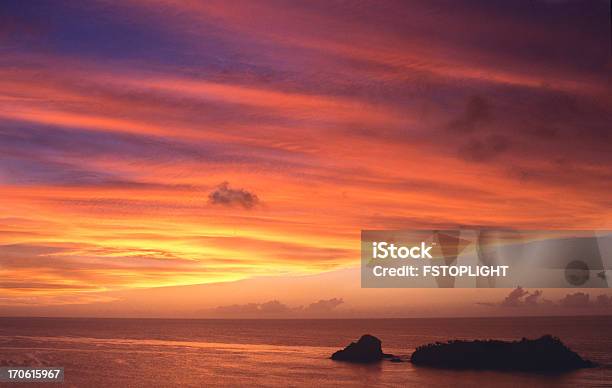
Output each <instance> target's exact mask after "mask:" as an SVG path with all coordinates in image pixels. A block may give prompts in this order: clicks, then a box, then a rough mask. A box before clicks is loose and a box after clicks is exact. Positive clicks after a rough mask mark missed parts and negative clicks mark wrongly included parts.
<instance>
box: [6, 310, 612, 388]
mask: <svg viewBox="0 0 612 388" xmlns="http://www.w3.org/2000/svg"><path fill="white" fill-rule="evenodd" d="M366 333H367V334H372V335H375V336H377V337H378V338H380V339H381V340H382V345H383V350H384V351H385V352H386V353H393V354H395V355H400V356H401V357H402V358H404V359H409V356H410V354H411V353H412V351H413V350H414V349H415V348H416V347H417V346H419V345H423V344H427V343H431V342H436V341H446V340H449V339H491V338H493V339H501V340H517V339H521V338H523V337H527V338H536V337H539V336H541V335H544V334H552V335H554V336H557V337H559V338H561V340H562V341H563V342H564V343H565V344H566V345H568V346H569V347H570V348H571V349H572V350H574V351H576V352H578V353H579V354H580V355H581V356H583V357H585V358H588V359H590V360H591V361H594V362H596V363H597V364H598V365H599V366H598V367H596V368H592V369H582V370H577V371H573V372H568V373H557V374H533V373H517V372H494V371H454V370H443V369H435V368H428V367H417V366H414V365H412V364H411V363H410V362H401V363H393V362H389V361H383V362H381V363H378V364H375V365H352V364H347V363H343V362H338V361H332V360H331V359H330V358H329V357H330V355H331V354H332V353H333V352H334V351H336V350H338V349H341V348H343V347H344V346H346V345H347V344H349V343H350V342H351V341H354V340H357V339H358V338H359V337H360V336H361V335H362V334H366ZM17 365H19V366H40V367H63V368H64V383H63V384H62V385H61V386H63V387H86V388H94V387H183V386H185V387H203V386H269V387H290V386H296V387H297V386H300V387H301V386H307V387H311V386H324V387H325V386H342V387H347V386H360V387H366V386H367V387H373V386H381V387H411V386H414V387H421V386H423V387H538V386H543V387H548V386H550V387H604V386H607V387H610V386H612V317H601V316H600V317H519V318H517V317H513V318H435V319H433V318H432V319H429V318H427V319H425V318H424V319H334V320H297V319H296V320H222V319H216V320H215V319H203V320H198V319H99V318H92V319H89V318H0V366H17ZM0 384H1V383H0ZM48 385H49V386H55V387H57V386H58V384H57V383H56V384H48ZM6 386H9V385H8V384H6ZM12 386H15V385H12ZM16 386H19V387H23V386H36V387H42V386H45V384H41V383H37V384H22V383H20V384H17V385H16Z"/></svg>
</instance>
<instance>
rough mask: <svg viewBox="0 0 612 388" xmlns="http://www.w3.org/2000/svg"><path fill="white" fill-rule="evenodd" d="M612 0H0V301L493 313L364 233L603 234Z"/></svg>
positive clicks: (34, 306) (57, 306) (83, 309)
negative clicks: (372, 248) (378, 281)
mask: <svg viewBox="0 0 612 388" xmlns="http://www.w3.org/2000/svg"><path fill="white" fill-rule="evenodd" d="M609 7H610V5H609V1H604V0H601V1H597V0H593V1H584V2H579V1H553V0H548V1H545V0H541V1H535V0H534V1H526V0H525V1H507V2H491V1H466V2H456V1H430V0H427V1H425V0H424V1H410V2H407V1H384V2H379V1H348V2H345V1H307V2H306V1H305V2H301V1H299V2H298V1H296V2H293V1H291V2H290V1H229V2H228V1H206V2H201V1H178V0H177V1H173V0H164V1H161V0H160V1H154V0H152V1H144V0H142V1H141V0H125V1H84V2H81V1H74V2H69V1H58V2H52V1H19V0H4V1H2V4H1V5H0V193H1V199H0V314H6V315H21V314H25V315H28V314H44V315H62V314H67V315H79V314H81V315H92V314H94V315H108V316H132V315H138V316H141V315H142V316H147V315H150V316H161V315H164V316H168V315H169V316H174V315H179V316H192V315H202V316H208V315H210V314H212V315H215V313H219V314H221V315H223V314H222V313H227V312H228V311H229V312H230V313H231V314H235V315H236V316H253V315H257V313H258V312H261V311H262V310H266V309H271V310H270V311H272V313H273V314H277V313H278V314H279V315H282V314H285V313H287V314H290V315H291V314H293V315H295V316H302V315H304V316H319V315H325V314H328V313H329V312H330V311H336V309H340V310H338V311H341V312H342V311H344V313H343V314H345V315H346V316H351V314H353V315H359V314H360V313H361V312H363V313H364V314H365V311H370V312H371V313H372V314H378V313H385V314H390V315H394V314H396V315H397V314H399V315H401V314H404V313H406V314H408V315H410V314H412V313H415V312H416V313H418V312H422V313H423V314H425V315H427V314H428V313H439V314H461V312H462V311H463V312H465V311H466V310H465V308H466V306H467V308H468V310H469V309H472V308H473V309H474V312H475V313H478V312H482V311H490V310H486V309H487V308H488V307H486V304H482V303H480V302H486V303H492V302H491V301H494V300H503V297H504V296H505V295H506V294H507V293H508V292H509V290H495V291H486V290H363V289H360V287H359V275H358V267H359V248H360V245H359V237H360V231H361V230H362V229H402V228H405V229H413V228H443V227H448V228H454V227H459V226H474V227H480V226H492V227H516V228H525V229H533V228H536V229H551V228H553V229H558V228H569V229H574V228H579V229H585V228H587V229H588V228H596V229H606V228H607V229H612V197H611V195H610V193H611V192H612V167H611V166H612V131H611V130H610V125H611V122H612V81H611V79H610V75H611V74H612V65H611V61H610V47H611V44H610V21H609V17H610V9H609ZM547 292H548V291H545V295H550V296H551V299H554V298H552V296H553V295H556V297H557V299H559V300H562V299H561V298H562V297H563V295H565V294H566V292H564V291H562V290H556V291H554V290H553V291H551V292H550V293H549V294H546V293H547ZM555 292H556V294H555ZM600 293H601V292H600ZM600 293H594V294H593V295H596V294H600ZM381 301H385V302H384V303H383V304H381ZM274 302H276V303H277V304H275V303H274ZM266 303H272V304H266ZM317 303H319V304H317ZM555 303H556V302H555ZM559 303H560V304H562V302H559ZM299 306H302V307H299ZM404 308H405V309H404ZM224 309H225V310H224ZM228 309H229V310H228ZM232 309H233V310H232ZM275 309H276V310H275ZM342 309H344V310H342ZM402 309H404V310H402ZM478 309H480V310H478ZM469 311H472V310H469ZM209 313H210V314H209ZM242 313H244V314H242ZM416 313H415V314H416ZM502 313H503V312H500V314H502ZM231 314H230V315H231ZM317 314H319V315H317ZM383 315H384V314H383ZM417 315H418V314H417Z"/></svg>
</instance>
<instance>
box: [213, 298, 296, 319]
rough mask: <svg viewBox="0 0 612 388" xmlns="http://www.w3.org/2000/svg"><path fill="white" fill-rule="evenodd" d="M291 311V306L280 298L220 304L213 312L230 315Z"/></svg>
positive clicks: (272, 313)
mask: <svg viewBox="0 0 612 388" xmlns="http://www.w3.org/2000/svg"><path fill="white" fill-rule="evenodd" d="M289 311H290V308H289V307H288V306H287V305H285V304H283V303H281V302H279V301H278V300H271V301H269V302H265V303H246V304H234V305H229V306H218V307H215V308H214V310H213V313H215V315H223V316H224V315H228V316H234V315H237V316H244V315H246V316H253V315H276V314H284V313H287V312H289Z"/></svg>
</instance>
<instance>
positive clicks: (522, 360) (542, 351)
mask: <svg viewBox="0 0 612 388" xmlns="http://www.w3.org/2000/svg"><path fill="white" fill-rule="evenodd" d="M410 361H411V362H412V363H413V364H415V365H424V366H432V367H439V368H452V369H490V370H515V371H527V372H529V371H532V372H540V371H541V372H563V371H570V370H574V369H580V368H591V367H594V366H595V364H594V363H592V362H591V361H588V360H585V359H583V358H582V357H580V356H579V355H578V354H577V353H576V352H574V351H572V350H570V349H569V348H568V347H567V346H565V345H564V344H563V342H561V340H560V339H559V338H556V337H553V336H551V335H545V336H542V337H540V338H538V339H533V340H530V339H526V338H523V339H522V340H520V341H498V340H486V341H483V340H475V341H459V340H455V341H449V342H446V343H440V342H437V343H434V344H428V345H423V346H420V347H418V348H417V349H416V350H415V351H414V353H412V356H411V358H410Z"/></svg>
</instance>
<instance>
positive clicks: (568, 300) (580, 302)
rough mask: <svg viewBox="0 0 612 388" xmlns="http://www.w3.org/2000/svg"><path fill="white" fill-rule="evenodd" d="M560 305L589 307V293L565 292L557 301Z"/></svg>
mask: <svg viewBox="0 0 612 388" xmlns="http://www.w3.org/2000/svg"><path fill="white" fill-rule="evenodd" d="M559 304H560V305H561V306H562V307H577V308H583V307H589V305H590V295H589V294H586V293H584V292H576V293H573V294H567V295H565V296H564V297H563V299H561V300H560V301H559Z"/></svg>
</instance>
